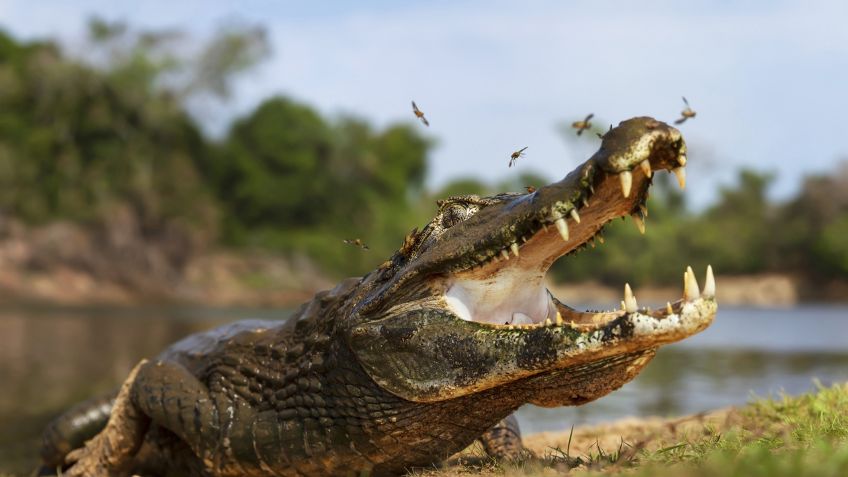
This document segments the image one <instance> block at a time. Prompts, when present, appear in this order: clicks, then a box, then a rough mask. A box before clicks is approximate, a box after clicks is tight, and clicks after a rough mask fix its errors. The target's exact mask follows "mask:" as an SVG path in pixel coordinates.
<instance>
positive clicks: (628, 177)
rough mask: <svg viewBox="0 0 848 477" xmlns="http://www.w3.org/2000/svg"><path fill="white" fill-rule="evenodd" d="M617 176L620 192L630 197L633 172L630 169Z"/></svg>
mask: <svg viewBox="0 0 848 477" xmlns="http://www.w3.org/2000/svg"><path fill="white" fill-rule="evenodd" d="M675 170H676V169H675ZM618 177H619V179H621V193H622V194H624V197H630V188H631V187H632V186H633V174H631V173H630V171H624V172H622V173H620V174H619V175H618Z"/></svg>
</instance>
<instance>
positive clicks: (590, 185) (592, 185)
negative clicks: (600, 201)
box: [589, 184, 595, 194]
mask: <svg viewBox="0 0 848 477" xmlns="http://www.w3.org/2000/svg"><path fill="white" fill-rule="evenodd" d="M589 192H591V193H592V194H594V193H595V185H594V184H589Z"/></svg>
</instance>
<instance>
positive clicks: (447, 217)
mask: <svg viewBox="0 0 848 477" xmlns="http://www.w3.org/2000/svg"><path fill="white" fill-rule="evenodd" d="M466 218H468V209H466V208H465V207H463V206H461V205H452V206H450V207H449V208H448V209H447V210H445V211H444V213H442V227H444V228H446V229H448V228H451V227H453V226H454V225H456V224H458V223H460V222H462V221H463V220H465V219H466Z"/></svg>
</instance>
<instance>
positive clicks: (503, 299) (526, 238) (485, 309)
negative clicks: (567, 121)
mask: <svg viewBox="0 0 848 477" xmlns="http://www.w3.org/2000/svg"><path fill="white" fill-rule="evenodd" d="M686 160H687V159H686V145H685V142H684V140H683V138H682V137H681V135H680V132H679V131H678V130H677V129H675V128H673V127H671V126H668V125H667V124H665V123H662V122H660V121H657V120H654V119H651V118H644V117H642V118H634V119H630V120H627V121H624V122H622V123H621V124H620V125H619V126H618V127H616V128H614V129H611V130H610V131H609V132H607V133H606V134H605V135H604V136H603V139H602V143H601V146H600V149H599V150H598V151H597V152H596V153H595V154H594V155H593V156H592V157H591V158H590V159H588V160H587V161H586V162H584V163H583V164H582V165H580V166H579V167H577V168H576V169H575V170H574V171H572V172H571V173H569V174H568V175H567V176H566V177H565V178H564V179H563V180H561V181H559V182H555V183H553V184H550V185H547V186H544V187H539V188H538V189H537V190H535V191H533V192H532V193H520V194H519V193H505V194H499V195H495V196H491V197H479V196H474V195H468V196H460V197H451V198H448V199H445V200H442V201H440V202H439V203H438V206H439V209H438V213H437V214H436V216H435V217H434V218H433V219H432V220H431V221H430V222H429V223H428V224H427V225H426V226H424V227H423V228H422V229H421V230H420V231H413V232H412V233H411V234H409V236H407V238H406V239H405V241H404V243H403V245H402V247H401V248H400V250H398V251H397V252H396V253H394V254H393V255H392V256H391V258H389V259H388V260H387V261H386V262H385V263H383V264H382V265H381V266H379V267H378V268H377V269H376V270H374V271H372V272H371V273H369V274H367V275H365V276H364V277H361V278H351V279H347V280H345V281H343V282H342V283H340V284H339V285H338V286H336V287H335V288H334V289H332V290H329V291H324V292H320V293H318V294H317V295H316V296H315V297H314V298H313V299H312V301H310V302H308V303H306V304H304V305H303V306H301V307H300V309H299V310H298V311H297V312H295V313H294V315H293V316H292V317H291V318H290V319H288V320H287V321H284V322H263V321H249V322H242V323H237V324H233V325H229V326H225V327H223V328H219V329H216V330H213V331H210V332H205V333H200V334H197V335H193V336H190V337H188V338H186V339H184V340H182V341H180V342H178V343H176V344H174V345H173V346H171V347H170V348H168V349H166V350H165V351H164V352H163V353H162V354H160V355H159V356H158V357H156V358H154V359H151V360H149V361H147V360H145V361H142V362H141V363H139V364H138V365H137V366H136V367H135V368H134V369H133V370H132V372H131V373H130V375H129V377H128V378H127V379H126V381H125V382H124V384H123V385H122V387H121V388H120V390H119V391H118V392H117V394H116V395H115V396H113V397H111V398H109V399H103V400H92V401H89V402H86V403H83V404H80V405H78V406H76V407H75V408H74V409H72V410H70V411H68V412H67V413H66V414H65V415H64V416H61V417H59V418H57V419H56V420H55V421H54V422H53V423H52V424H51V425H50V426H49V427H48V428H47V430H46V431H45V444H44V449H43V452H42V454H43V459H44V465H45V467H46V468H49V469H53V472H54V473H55V469H56V468H57V467H61V468H63V472H64V475H66V476H88V477H92V476H94V477H98V476H114V475H136V474H138V475H195V476H201V475H202V476H259V475H263V476H266V475H267V476H329V475H371V476H380V475H397V474H402V473H403V472H405V471H407V470H408V469H413V468H416V467H419V466H431V465H433V464H434V463H437V462H439V461H441V460H443V459H445V458H446V457H448V456H450V455H452V454H454V453H456V452H457V451H460V450H462V449H463V448H465V447H466V446H468V445H469V444H471V443H473V442H474V441H475V440H480V441H482V443H483V446H484V449H486V450H487V452H489V453H490V454H491V455H493V456H498V457H510V456H515V455H517V454H518V453H520V452H522V447H521V440H520V433H519V431H518V428H517V425H516V421H515V420H514V418H512V417H511V415H512V413H513V411H515V410H516V409H517V408H518V407H519V406H521V405H523V404H526V403H532V404H535V405H538V406H546V407H550V406H575V405H580V404H583V403H586V402H589V401H592V400H594V399H597V398H599V397H601V396H604V395H606V394H607V393H609V392H611V391H613V390H615V389H617V388H619V387H620V386H621V385H623V384H624V383H626V382H627V381H630V380H631V379H633V377H634V376H636V375H637V374H638V373H639V372H640V371H641V370H642V369H643V368H644V367H645V365H646V364H647V363H648V362H649V361H650V360H651V359H652V358H653V356H654V353H655V352H656V350H657V348H658V347H659V346H661V345H664V344H668V343H671V342H674V341H678V340H680V339H683V338H686V337H688V336H690V335H692V334H694V333H697V332H699V331H701V330H703V329H704V328H706V327H707V326H708V325H709V324H710V323H711V322H712V320H713V317H714V315H715V313H716V309H717V308H716V302H715V298H714V297H715V280H714V278H713V276H712V270H711V269H708V270H707V274H706V282H705V286H704V289H703V291H701V290H699V288H698V283H697V281H696V279H695V275H694V273H693V272H692V271H691V268H690V269H688V270H687V271H686V272H685V273H684V292H683V298H682V299H679V300H676V301H674V302H672V303H669V304H668V305H667V306H664V307H662V308H661V309H658V310H651V309H649V308H645V307H639V305H638V304H637V302H636V299H635V298H634V297H633V294H632V292H631V291H630V288H629V286H626V287H625V292H624V300H623V301H622V306H621V309H617V310H616V311H610V312H594V311H578V310H576V309H574V308H571V307H569V306H568V305H566V304H564V303H562V302H560V301H559V300H558V299H557V298H556V297H554V296H553V295H552V294H551V293H550V292H549V291H548V290H547V289H546V288H545V280H544V279H545V274H546V272H547V270H548V269H549V268H550V266H551V264H552V263H553V262H554V261H555V260H556V259H557V258H559V257H561V256H563V255H570V254H574V253H576V252H578V251H580V250H581V249H583V248H585V247H586V245H587V244H588V243H589V242H590V241H592V240H594V239H595V238H596V237H597V236H599V234H601V233H602V232H603V228H604V226H605V224H607V223H608V222H609V221H611V220H612V219H615V218H618V217H624V216H632V217H633V218H634V220H636V222H637V225H639V226H640V228H642V229H644V222H643V214H644V213H645V212H646V210H647V209H646V205H645V204H646V199H647V196H648V189H649V187H650V185H651V178H652V174H654V173H657V172H658V171H661V170H666V171H672V172H674V173H675V174H677V175H678V179H681V182H682V181H683V180H685V169H684V166H685V165H686Z"/></svg>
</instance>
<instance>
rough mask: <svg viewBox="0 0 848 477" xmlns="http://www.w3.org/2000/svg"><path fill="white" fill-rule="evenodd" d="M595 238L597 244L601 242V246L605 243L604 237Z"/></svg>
mask: <svg viewBox="0 0 848 477" xmlns="http://www.w3.org/2000/svg"><path fill="white" fill-rule="evenodd" d="M597 237H598V242H601V244H603V243H604V241H605V240H604V236H603V235H600V234H599V235H598V236H597Z"/></svg>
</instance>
